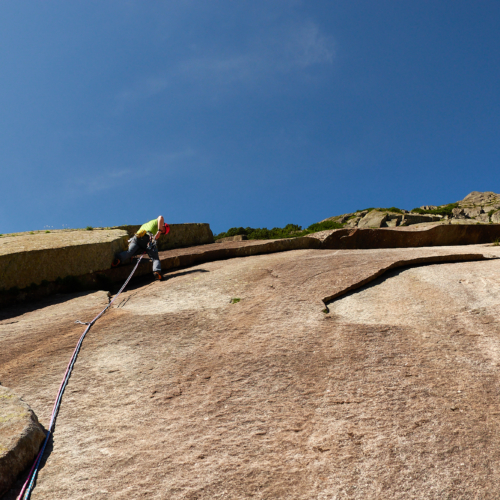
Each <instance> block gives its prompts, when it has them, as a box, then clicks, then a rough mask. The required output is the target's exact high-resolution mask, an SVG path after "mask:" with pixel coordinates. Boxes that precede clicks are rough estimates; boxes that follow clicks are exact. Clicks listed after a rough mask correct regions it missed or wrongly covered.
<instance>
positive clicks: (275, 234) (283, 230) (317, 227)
mask: <svg viewBox="0 0 500 500" xmlns="http://www.w3.org/2000/svg"><path fill="white" fill-rule="evenodd" d="M342 227H343V224H339V223H338V222H333V221H325V222H317V223H315V224H311V225H310V226H309V227H308V228H307V229H302V226H299V225H297V224H287V225H286V226H285V227H273V228H272V229H267V227H258V228H254V227H232V228H231V229H228V230H227V231H226V232H225V233H220V234H217V235H216V236H215V237H214V238H215V239H216V240H220V239H221V238H227V237H229V236H237V235H240V234H242V235H245V236H246V237H247V238H248V239H249V240H278V239H282V238H297V237H299V236H305V235H306V234H311V233H316V232H318V231H325V230H328V229H341V228H342Z"/></svg>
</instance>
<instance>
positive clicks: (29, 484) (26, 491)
mask: <svg viewBox="0 0 500 500" xmlns="http://www.w3.org/2000/svg"><path fill="white" fill-rule="evenodd" d="M145 254H146V252H144V253H143V254H142V255H141V256H140V257H139V258H138V259H137V264H136V265H135V267H134V269H132V272H131V273H130V275H129V277H128V278H127V280H126V281H125V283H124V284H123V286H122V287H121V288H120V290H119V291H118V293H117V294H116V295H115V296H114V298H113V300H111V301H110V303H109V304H108V305H107V306H106V307H105V308H104V309H103V310H102V311H101V312H100V313H99V314H98V315H97V316H96V317H95V318H94V319H93V320H92V321H90V322H89V323H86V322H83V321H79V320H77V321H75V323H78V324H81V325H87V328H85V331H84V332H83V333H82V336H81V337H80V340H79V341H78V343H77V344H76V347H75V350H74V351H73V355H72V356H71V359H70V361H69V364H68V367H67V368H66V372H65V373H64V377H63V379H62V382H61V385H60V387H59V391H58V393H57V397H56V401H55V403H54V408H53V409H52V416H51V419H50V425H49V428H48V430H47V435H46V436H45V441H44V442H43V446H42V448H41V449H40V452H39V453H38V455H37V457H36V459H35V462H34V463H33V466H32V467H31V470H30V473H29V474H28V478H27V479H26V482H25V483H24V485H23V488H22V490H21V492H20V493H19V496H18V497H17V500H27V499H28V498H29V497H30V494H31V492H32V490H33V485H34V484H35V479H36V476H37V474H38V468H39V466H40V462H41V461H42V457H43V453H44V452H45V447H46V446H47V443H48V442H49V439H50V436H51V435H52V433H53V430H54V427H55V423H56V418H57V414H58V412H59V408H60V406H61V400H62V396H63V394H64V390H65V389H66V385H67V384H68V381H69V377H70V376H71V372H72V370H73V366H74V364H75V362H76V358H77V357H78V353H79V352H80V348H81V347H82V343H83V339H84V338H85V336H86V335H87V333H88V331H89V330H90V328H91V327H92V325H93V324H94V323H95V322H96V321H97V320H98V319H99V318H100V317H101V316H102V315H103V314H104V313H105V312H106V311H107V310H108V309H109V308H110V307H111V305H112V304H113V302H114V301H115V300H116V299H117V298H118V296H119V295H120V293H122V292H123V290H124V289H125V287H126V286H127V285H128V282H129V281H130V280H131V279H132V276H133V275H134V273H135V271H136V269H137V267H138V266H139V263H140V262H141V259H142V258H143V257H144V255H145Z"/></svg>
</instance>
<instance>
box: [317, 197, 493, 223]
mask: <svg viewBox="0 0 500 500" xmlns="http://www.w3.org/2000/svg"><path fill="white" fill-rule="evenodd" d="M451 206H453V207H454V208H452V209H451V212H450V213H448V212H447V211H444V213H441V214H439V213H425V212H439V211H442V212H443V209H444V208H446V207H450V205H440V206H436V205H423V206H421V207H420V208H419V209H414V210H416V211H417V212H418V213H414V212H408V211H407V210H399V211H398V212H394V211H391V209H368V210H360V211H357V212H353V213H348V214H342V215H336V216H334V217H329V218H328V219H324V220H322V221H321V222H325V221H333V222H337V223H339V224H344V225H345V227H346V228H354V227H359V228H379V227H397V226H410V225H414V224H424V223H430V222H432V223H434V222H443V223H448V221H450V220H451V222H452V223H455V222H459V223H460V222H462V223H463V221H467V223H479V224H487V223H489V222H495V223H498V220H499V218H498V215H495V218H494V219H493V218H492V214H493V212H495V211H497V210H499V209H500V194H496V193H493V192H491V191H486V192H484V193H481V192H478V191H473V192H472V193H470V194H468V195H467V196H466V197H465V198H464V199H463V200H460V201H458V202H456V203H455V204H451ZM393 208H394V207H393ZM450 208H451V207H450Z"/></svg>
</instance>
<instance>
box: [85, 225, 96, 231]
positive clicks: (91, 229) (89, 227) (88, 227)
mask: <svg viewBox="0 0 500 500" xmlns="http://www.w3.org/2000/svg"><path fill="white" fill-rule="evenodd" d="M85 229H86V230H87V231H93V230H94V228H93V227H92V226H87V227H86V228H85Z"/></svg>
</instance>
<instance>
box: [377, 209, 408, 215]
mask: <svg viewBox="0 0 500 500" xmlns="http://www.w3.org/2000/svg"><path fill="white" fill-rule="evenodd" d="M377 210H380V211H381V212H395V213H397V214H402V213H404V212H403V211H402V210H401V209H400V208H397V207H390V208H377Z"/></svg>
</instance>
